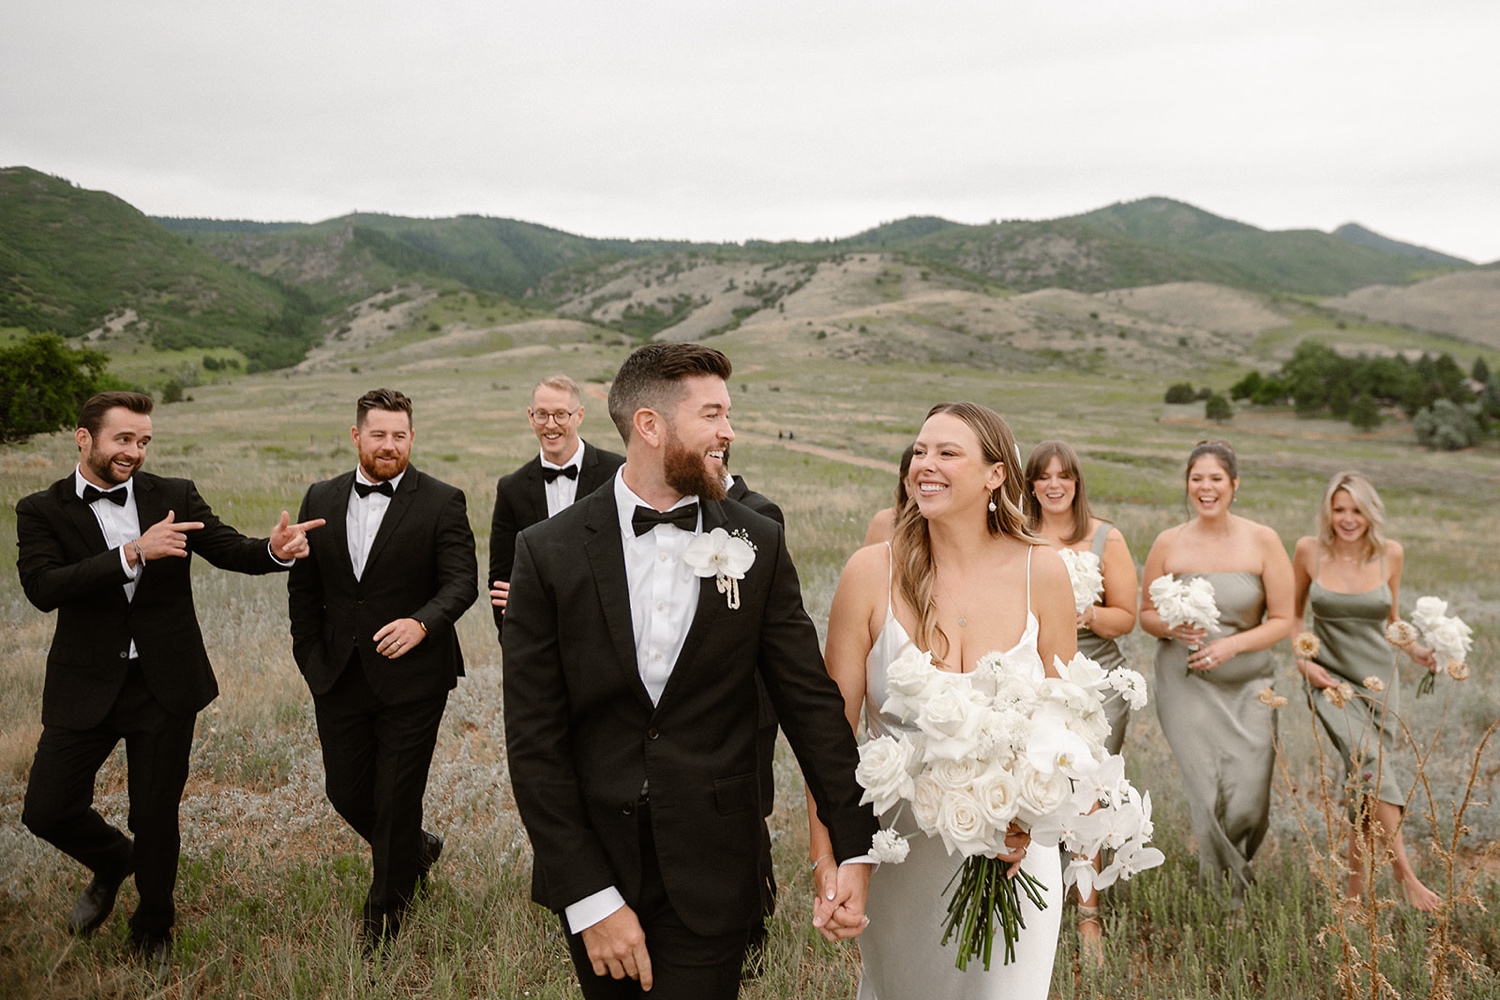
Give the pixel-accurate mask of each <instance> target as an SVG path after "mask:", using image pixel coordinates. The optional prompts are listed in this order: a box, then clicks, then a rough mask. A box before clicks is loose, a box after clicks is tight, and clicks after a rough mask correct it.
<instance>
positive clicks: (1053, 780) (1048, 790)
mask: <svg viewBox="0 0 1500 1000" xmlns="http://www.w3.org/2000/svg"><path fill="white" fill-rule="evenodd" d="M1020 771H1021V773H1020V774H1018V775H1017V776H1016V777H1017V778H1018V779H1019V784H1020V792H1019V794H1018V795H1017V798H1016V804H1017V807H1018V809H1017V813H1016V818H1017V819H1019V820H1020V821H1021V822H1022V823H1023V824H1026V825H1028V826H1029V825H1030V824H1032V823H1036V822H1038V821H1040V820H1041V819H1042V818H1043V817H1045V816H1050V815H1052V814H1053V813H1054V812H1056V811H1057V807H1058V806H1060V805H1062V802H1063V800H1064V799H1065V798H1067V797H1068V791H1069V788H1070V787H1071V786H1070V785H1069V782H1068V778H1067V776H1066V775H1065V774H1063V773H1062V772H1061V771H1053V772H1052V773H1051V774H1043V773H1042V772H1040V771H1038V770H1037V769H1036V768H1034V767H1029V766H1022V767H1021V769H1020Z"/></svg>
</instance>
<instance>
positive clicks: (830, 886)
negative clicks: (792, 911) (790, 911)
mask: <svg viewBox="0 0 1500 1000" xmlns="http://www.w3.org/2000/svg"><path fill="white" fill-rule="evenodd" d="M819 867H823V866H822V865H820V866H819ZM827 867H828V868H830V869H832V871H830V873H829V875H830V876H831V877H829V878H826V879H824V880H823V881H821V882H820V883H819V891H818V895H817V898H816V899H815V900H814V901H813V926H814V927H816V928H817V929H818V931H819V933H821V934H822V935H823V937H825V938H827V939H828V940H829V941H841V940H845V939H848V938H853V937H858V936H859V934H860V932H862V931H863V930H864V929H865V928H866V927H868V926H869V924H870V918H869V917H867V916H865V898H866V896H867V895H868V894H869V891H870V872H871V869H872V868H874V867H875V866H874V865H867V864H844V865H838V866H837V867H835V866H833V865H832V864H831V863H830V864H829V865H828V866H827ZM814 881H818V880H817V879H814Z"/></svg>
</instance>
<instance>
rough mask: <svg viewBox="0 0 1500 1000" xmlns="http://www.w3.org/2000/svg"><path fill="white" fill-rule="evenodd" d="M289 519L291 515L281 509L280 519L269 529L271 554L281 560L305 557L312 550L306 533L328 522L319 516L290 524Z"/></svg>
mask: <svg viewBox="0 0 1500 1000" xmlns="http://www.w3.org/2000/svg"><path fill="white" fill-rule="evenodd" d="M291 520H292V518H291V515H289V514H288V513H287V512H286V511H282V512H281V520H280V521H278V522H276V526H275V527H274V528H272V529H271V555H273V556H275V557H276V558H277V559H280V560H281V561H282V562H286V561H287V560H288V559H306V558H307V554H308V553H309V552H311V551H312V548H311V546H309V545H308V544H307V533H308V532H309V531H311V530H313V529H314V528H321V527H323V525H325V524H327V523H328V522H327V521H325V520H324V519H323V518H321V517H315V518H313V519H312V520H311V521H303V522H302V523H301V524H292V523H291Z"/></svg>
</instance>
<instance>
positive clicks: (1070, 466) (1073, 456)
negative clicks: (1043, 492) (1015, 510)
mask: <svg viewBox="0 0 1500 1000" xmlns="http://www.w3.org/2000/svg"><path fill="white" fill-rule="evenodd" d="M1054 458H1055V459H1057V461H1058V463H1059V464H1060V465H1061V466H1062V474H1063V478H1064V479H1071V480H1072V481H1073V508H1072V509H1073V530H1072V531H1069V532H1068V533H1067V534H1066V535H1065V536H1064V537H1063V540H1062V541H1063V544H1064V545H1072V544H1073V543H1074V542H1081V541H1083V539H1084V538H1085V537H1086V536H1087V535H1088V533H1089V525H1090V524H1091V523H1092V522H1093V517H1094V512H1093V510H1092V509H1091V508H1090V507H1089V496H1088V491H1087V490H1085V489H1084V488H1083V469H1082V468H1081V467H1080V466H1079V464H1078V453H1077V452H1076V451H1074V450H1073V446H1072V445H1070V444H1068V443H1067V442H1066V441H1043V442H1042V443H1041V444H1039V445H1037V446H1036V447H1035V448H1033V449H1031V457H1030V458H1028V459H1027V460H1026V482H1025V484H1024V487H1025V491H1026V514H1027V524H1028V526H1029V527H1030V528H1031V530H1032V531H1034V532H1035V531H1039V530H1040V529H1041V527H1042V505H1041V502H1040V501H1039V500H1038V499H1037V495H1036V481H1037V480H1038V479H1041V478H1042V476H1043V475H1045V474H1046V472H1047V466H1048V465H1049V464H1050V463H1051V462H1052V460H1053V459H1054Z"/></svg>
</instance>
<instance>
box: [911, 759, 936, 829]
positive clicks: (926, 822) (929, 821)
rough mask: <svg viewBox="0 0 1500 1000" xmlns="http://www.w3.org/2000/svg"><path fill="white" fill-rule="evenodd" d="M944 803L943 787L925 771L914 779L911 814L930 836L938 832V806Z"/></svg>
mask: <svg viewBox="0 0 1500 1000" xmlns="http://www.w3.org/2000/svg"><path fill="white" fill-rule="evenodd" d="M942 804H943V788H942V786H941V785H939V784H938V783H937V782H936V781H934V780H933V778H932V774H931V773H930V772H928V771H923V772H922V773H921V774H919V775H917V776H916V778H915V779H913V781H912V791H911V815H912V819H915V820H916V821H917V826H919V827H921V828H922V832H923V833H925V834H927V835H928V836H929V837H931V836H935V835H936V834H937V819H938V808H939V807H940V806H941V805H942Z"/></svg>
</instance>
